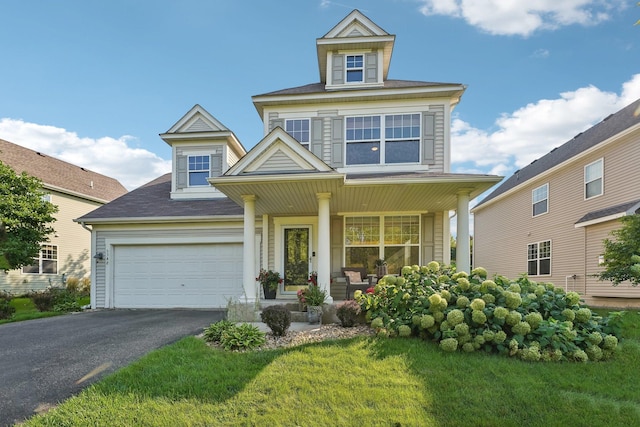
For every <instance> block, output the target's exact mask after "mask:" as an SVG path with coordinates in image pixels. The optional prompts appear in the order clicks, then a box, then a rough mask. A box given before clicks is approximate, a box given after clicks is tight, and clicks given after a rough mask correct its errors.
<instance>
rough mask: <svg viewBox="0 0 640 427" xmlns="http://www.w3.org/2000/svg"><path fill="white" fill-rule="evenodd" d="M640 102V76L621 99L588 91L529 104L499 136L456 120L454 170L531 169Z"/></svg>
mask: <svg viewBox="0 0 640 427" xmlns="http://www.w3.org/2000/svg"><path fill="white" fill-rule="evenodd" d="M638 98H640V74H636V75H634V76H632V78H631V79H630V80H629V81H627V82H625V83H624V84H623V85H622V90H621V93H620V95H617V94H615V93H612V92H605V91H602V90H600V89H598V88H597V87H595V86H588V87H584V88H579V89H577V90H575V91H573V92H564V93H561V94H560V97H559V98H557V99H542V100H539V101H537V102H535V103H531V104H528V105H526V106H524V107H522V108H520V109H518V110H516V111H514V112H512V113H510V114H503V115H502V116H501V117H499V118H498V119H497V120H496V122H495V124H496V127H497V130H495V131H487V130H483V129H478V128H474V127H473V126H472V125H471V124H469V123H467V122H465V121H463V120H461V119H460V118H454V120H453V122H452V128H451V145H452V149H451V153H452V159H451V160H452V164H453V165H452V166H453V169H454V170H455V171H458V170H461V171H462V170H469V169H480V170H483V171H486V173H493V174H499V175H504V174H505V173H506V172H508V171H510V170H513V169H514V168H516V169H517V168H522V167H523V166H526V165H527V164H529V163H531V162H532V161H533V160H535V159H537V158H539V157H541V156H543V155H544V154H546V153H548V152H549V151H551V150H552V149H553V148H555V147H557V146H559V145H562V144H564V143H565V142H567V141H568V140H570V139H571V138H573V137H574V136H575V135H576V134H578V133H580V132H583V131H585V130H586V129H588V128H590V127H592V126H593V125H594V124H596V123H597V122H598V121H600V120H602V119H603V118H604V117H606V116H607V115H609V114H611V113H615V112H616V111H618V110H620V109H622V108H623V107H625V106H627V105H629V104H630V103H631V102H633V101H635V100H636V99H638Z"/></svg>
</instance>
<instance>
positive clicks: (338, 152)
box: [331, 117, 344, 167]
mask: <svg viewBox="0 0 640 427" xmlns="http://www.w3.org/2000/svg"><path fill="white" fill-rule="evenodd" d="M342 124H343V120H342V117H332V118H331V165H332V166H333V167H342V166H343V164H344V160H343V158H342V153H343V151H344V147H343V141H344V135H343V133H344V132H343V131H342Z"/></svg>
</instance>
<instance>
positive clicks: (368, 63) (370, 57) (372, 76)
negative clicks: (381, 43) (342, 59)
mask: <svg viewBox="0 0 640 427" xmlns="http://www.w3.org/2000/svg"><path fill="white" fill-rule="evenodd" d="M364 81H365V83H377V82H378V54H377V53H376V52H371V53H367V54H365V56H364Z"/></svg>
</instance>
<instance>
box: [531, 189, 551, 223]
mask: <svg viewBox="0 0 640 427" xmlns="http://www.w3.org/2000/svg"><path fill="white" fill-rule="evenodd" d="M531 203H532V204H533V216H538V215H542V214H544V213H547V212H549V184H548V183H547V184H544V185H541V186H540V187H538V188H536V189H534V190H533V191H532V192H531Z"/></svg>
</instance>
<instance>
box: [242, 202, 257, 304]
mask: <svg viewBox="0 0 640 427" xmlns="http://www.w3.org/2000/svg"><path fill="white" fill-rule="evenodd" d="M242 200H244V238H243V244H242V255H243V260H242V285H243V287H244V296H245V298H246V302H255V301H256V300H259V299H260V296H259V295H258V287H257V285H256V271H255V265H256V259H255V256H256V255H255V254H256V239H255V236H256V196H255V195H253V194H247V195H243V196H242Z"/></svg>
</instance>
